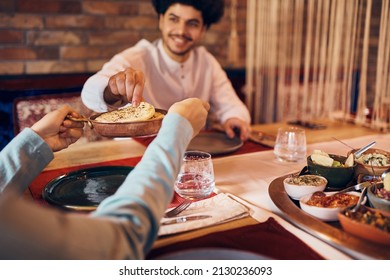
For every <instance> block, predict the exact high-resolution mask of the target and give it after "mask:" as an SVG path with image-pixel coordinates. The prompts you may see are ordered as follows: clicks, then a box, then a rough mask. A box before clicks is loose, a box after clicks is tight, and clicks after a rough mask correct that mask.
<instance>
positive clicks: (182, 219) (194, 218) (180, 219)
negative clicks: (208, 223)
mask: <svg viewBox="0 0 390 280" xmlns="http://www.w3.org/2000/svg"><path fill="white" fill-rule="evenodd" d="M207 218H211V216H210V215H197V216H183V217H177V218H175V219H172V220H169V221H165V222H162V223H161V225H162V226H166V225H173V224H180V223H185V222H190V221H197V220H203V219H207Z"/></svg>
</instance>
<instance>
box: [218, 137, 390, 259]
mask: <svg viewBox="0 0 390 280" xmlns="http://www.w3.org/2000/svg"><path fill="white" fill-rule="evenodd" d="M373 140H375V141H376V142H377V143H376V145H375V146H374V148H380V149H384V150H390V135H386V134H381V135H375V136H364V137H359V138H354V139H347V140H343V142H345V143H347V144H348V145H349V146H351V147H356V148H360V147H363V146H365V145H366V144H368V143H370V142H371V141H373ZM314 149H319V150H323V151H325V152H327V153H330V154H340V155H347V153H348V151H350V148H348V147H346V146H345V145H343V144H342V143H340V142H338V141H336V140H335V141H331V142H324V143H316V144H311V145H308V147H307V154H308V155H310V154H311V153H312V151H313V150H314ZM213 163H214V170H215V176H216V186H217V189H218V191H220V192H226V193H231V194H233V195H235V196H237V197H239V198H241V199H242V200H243V201H244V202H246V203H247V205H248V206H250V207H251V208H252V209H253V210H254V218H255V219H257V220H259V221H265V220H266V219H267V218H268V217H270V216H272V217H274V218H276V219H277V220H278V222H280V223H281V224H282V225H283V226H284V227H285V228H286V229H288V230H290V231H291V232H293V233H294V234H295V235H297V236H298V237H299V238H301V239H302V240H304V241H305V242H306V243H307V244H309V245H310V246H312V247H313V248H315V249H316V250H317V251H318V252H319V253H321V254H322V255H323V256H324V257H325V258H329V259H345V258H347V259H348V258H349V257H348V256H346V255H345V254H343V253H341V252H339V251H338V250H336V249H334V248H333V247H331V246H329V245H327V244H325V243H323V242H321V241H319V240H318V239H316V238H314V237H312V236H310V235H308V234H307V233H305V232H303V231H301V230H299V229H298V228H296V227H295V226H292V225H291V224H290V223H288V222H286V221H285V220H284V219H282V218H280V217H279V216H278V215H279V214H281V212H280V210H279V209H278V208H277V207H276V206H275V204H274V203H273V202H272V200H271V198H270V196H269V194H268V187H269V184H270V183H271V182H272V181H273V180H274V179H276V178H278V177H280V176H283V175H286V174H289V173H292V172H297V171H299V170H301V169H302V168H303V167H304V166H305V165H306V162H300V163H284V162H280V161H278V160H277V159H276V158H275V156H274V154H273V151H265V152H257V153H250V154H243V155H237V156H230V157H223V158H216V159H214V160H213ZM354 257H364V256H359V254H356V256H354Z"/></svg>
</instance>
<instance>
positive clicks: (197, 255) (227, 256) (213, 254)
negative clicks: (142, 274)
mask: <svg viewBox="0 0 390 280" xmlns="http://www.w3.org/2000/svg"><path fill="white" fill-rule="evenodd" d="M157 259H158V260H269V259H270V258H269V257H267V256H263V255H260V254H255V253H252V252H248V251H241V250H237V249H224V248H199V249H191V250H183V251H178V252H175V253H169V254H166V255H163V256H161V257H159V258H157Z"/></svg>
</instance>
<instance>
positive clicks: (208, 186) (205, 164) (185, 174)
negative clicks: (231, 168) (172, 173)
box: [175, 151, 215, 199]
mask: <svg viewBox="0 0 390 280" xmlns="http://www.w3.org/2000/svg"><path fill="white" fill-rule="evenodd" d="M214 187H215V178H214V167H213V162H212V160H211V155H210V154H209V153H205V152H201V151H187V152H185V154H184V158H183V164H182V166H181V168H180V172H179V175H178V176H177V179H176V182H175V191H176V192H177V194H178V195H180V196H181V197H184V198H189V199H199V198H204V197H207V196H209V195H210V194H211V193H212V192H213V190H214Z"/></svg>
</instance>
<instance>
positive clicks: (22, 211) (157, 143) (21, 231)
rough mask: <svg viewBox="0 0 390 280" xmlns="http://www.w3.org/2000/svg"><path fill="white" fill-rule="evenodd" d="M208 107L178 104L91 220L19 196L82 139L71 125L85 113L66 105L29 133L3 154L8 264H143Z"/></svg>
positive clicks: (1, 212)
mask: <svg viewBox="0 0 390 280" xmlns="http://www.w3.org/2000/svg"><path fill="white" fill-rule="evenodd" d="M208 109H209V104H208V103H206V102H204V101H201V100H200V99H197V98H190V99H186V100H183V101H181V102H178V103H175V104H173V105H172V106H171V108H170V109H169V111H168V114H167V115H166V116H165V117H164V120H163V123H162V127H161V129H160V131H159V133H158V135H157V137H156V138H155V139H154V141H153V142H152V143H151V144H150V145H149V147H148V148H147V150H146V152H145V154H144V156H143V157H142V160H141V161H140V162H139V163H138V164H137V166H136V167H135V168H134V169H133V170H132V172H130V174H129V175H128V177H127V178H126V180H125V181H124V182H123V184H122V185H121V186H120V188H119V189H118V191H117V192H116V193H115V194H114V195H112V196H111V197H108V198H107V199H105V200H104V201H103V202H102V203H101V204H100V205H99V207H98V208H97V210H96V211H94V212H92V213H91V214H90V215H80V214H78V213H65V212H60V211H58V210H55V209H53V208H48V207H41V206H40V205H38V204H36V203H32V202H30V201H24V200H23V199H20V198H18V196H20V193H22V192H24V191H25V189H26V188H27V187H28V185H29V184H30V183H31V182H32V181H33V179H34V178H35V177H36V176H37V175H38V174H39V173H40V172H41V171H42V170H43V168H44V167H45V166H46V165H47V164H48V163H49V162H50V161H51V160H52V159H53V151H59V150H61V149H64V148H66V147H68V146H69V145H70V144H72V143H74V142H75V141H77V139H78V138H79V137H80V136H81V135H82V126H83V125H82V124H81V125H80V123H77V122H72V121H70V120H64V119H65V118H66V116H67V115H68V114H73V115H74V116H75V117H76V116H77V114H76V113H75V112H73V111H72V110H71V108H69V107H68V106H64V107H62V108H61V109H59V110H57V111H53V112H51V113H49V114H47V115H46V116H45V117H44V118H43V119H41V120H40V121H38V122H37V123H36V124H34V125H33V126H32V127H31V128H26V129H24V130H23V131H22V132H21V133H20V134H18V135H17V136H16V137H15V138H14V139H13V140H12V141H11V142H10V143H9V144H8V145H7V146H6V147H5V148H4V149H3V150H2V151H1V153H0V248H1V250H0V259H143V258H144V257H145V255H146V253H147V252H148V251H149V250H150V249H151V246H152V244H153V242H154V240H155V239H156V237H157V232H158V229H159V224H160V220H161V218H162V216H163V214H164V211H165V209H166V207H167V206H168V204H169V203H170V201H171V200H172V197H173V185H174V181H175V179H176V176H177V174H178V171H179V169H180V165H181V161H182V157H183V154H184V152H185V150H186V147H187V145H188V143H189V142H190V141H191V139H192V137H194V136H195V135H196V134H197V133H198V132H199V131H200V129H201V128H202V127H203V126H204V124H205V121H206V118H207V111H208ZM179 133H180V137H177V135H178V134H179Z"/></svg>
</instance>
